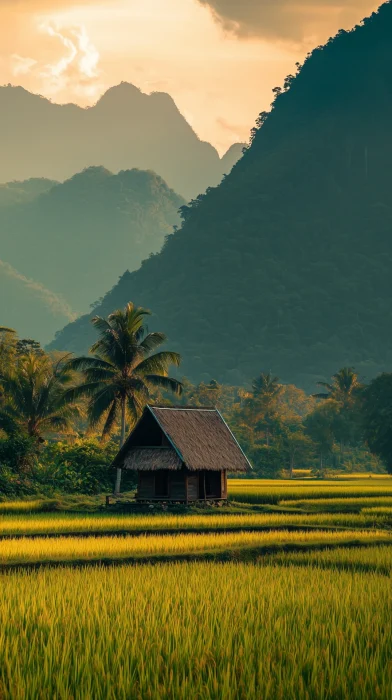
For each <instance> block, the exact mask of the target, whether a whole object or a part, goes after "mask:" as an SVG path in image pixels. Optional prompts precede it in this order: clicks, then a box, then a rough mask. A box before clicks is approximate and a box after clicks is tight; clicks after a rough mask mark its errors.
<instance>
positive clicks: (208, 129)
mask: <svg viewBox="0 0 392 700" xmlns="http://www.w3.org/2000/svg"><path fill="white" fill-rule="evenodd" d="M377 5H378V3H377V2H373V1H372V0H322V1H318V0H303V2H302V3H301V5H298V4H297V3H296V0H273V3H272V6H273V7H275V8H276V12H275V14H273V15H271V0H101V1H99V0H0V83H1V84H6V83H12V84H17V85H23V86H24V87H26V88H27V89H28V90H31V91H32V92H37V93H40V94H42V95H45V96H47V97H50V98H51V99H52V100H53V101H55V102H66V101H72V102H77V103H78V104H81V105H87V104H93V103H94V102H96V100H97V98H98V97H99V96H100V95H101V94H102V92H104V91H105V89H107V88H108V87H110V86H112V85H114V84H117V83H119V82H120V81H122V80H125V81H128V82H131V83H134V84H135V85H137V86H138V87H140V88H141V89H142V90H143V91H144V92H151V91H154V90H160V91H165V92H168V93H170V94H171V95H172V97H173V98H174V100H175V101H176V103H177V105H178V107H179V108H180V110H181V112H182V113H183V114H184V116H185V117H186V118H187V119H188V121H189V122H190V123H191V124H192V126H193V127H194V129H195V130H196V132H197V133H198V134H199V136H200V137H201V138H203V139H205V140H208V141H210V142H211V143H213V144H214V145H215V146H216V147H217V148H218V149H219V150H220V151H221V152H222V151H224V150H226V149H227V148H228V147H229V146H230V144H231V143H233V142H234V141H238V140H247V139H248V135H249V130H250V128H251V127H252V126H253V124H254V121H255V118H256V116H257V114H258V113H259V112H260V111H261V110H262V109H265V108H267V107H268V105H269V103H270V102H271V98H272V93H271V90H272V88H273V87H274V86H276V85H280V84H282V81H283V78H284V76H285V75H287V74H288V73H290V72H293V71H294V70H295V66H294V64H295V62H296V61H298V60H302V59H303V57H304V56H305V55H306V53H307V52H308V51H309V50H310V49H311V48H313V46H315V45H316V44H318V43H320V42H322V41H325V39H326V38H328V36H329V35H330V34H332V33H334V32H335V31H336V30H337V29H339V27H340V26H347V27H349V26H351V25H352V24H354V23H355V22H357V21H359V20H360V19H361V17H362V16H363V15H365V14H368V13H369V11H371V10H373V9H376V7H377ZM211 8H212V10H213V11H214V12H215V15H213V12H212V11H211ZM280 18H281V19H280ZM280 28H281V30H282V31H281V32H280Z"/></svg>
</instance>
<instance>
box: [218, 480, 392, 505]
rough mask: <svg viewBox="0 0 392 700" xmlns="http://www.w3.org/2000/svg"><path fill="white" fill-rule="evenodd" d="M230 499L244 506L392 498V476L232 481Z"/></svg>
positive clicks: (229, 485)
mask: <svg viewBox="0 0 392 700" xmlns="http://www.w3.org/2000/svg"><path fill="white" fill-rule="evenodd" d="M228 487H229V498H230V499H231V500H233V501H239V502H242V503H260V504H271V503H280V502H281V501H289V500H290V501H298V500H303V499H323V498H324V499H325V498H329V499H332V498H334V499H335V498H369V497H383V498H385V497H387V496H390V498H391V503H392V477H390V476H385V477H384V478H376V479H373V478H364V479H358V480H356V479H347V480H345V481H343V480H342V479H336V480H330V481H314V480H310V479H308V480H307V479H303V480H297V479H295V480H284V479H282V480H279V481H277V480H276V479H275V480H272V479H229V481H228Z"/></svg>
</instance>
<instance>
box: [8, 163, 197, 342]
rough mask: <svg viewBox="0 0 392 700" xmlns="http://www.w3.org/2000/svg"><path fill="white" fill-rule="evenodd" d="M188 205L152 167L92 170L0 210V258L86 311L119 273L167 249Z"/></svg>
mask: <svg viewBox="0 0 392 700" xmlns="http://www.w3.org/2000/svg"><path fill="white" fill-rule="evenodd" d="M184 203H185V202H184V200H183V199H182V197H180V196H179V195H177V194H176V193H175V192H173V190H171V189H169V187H168V186H167V185H166V183H165V182H164V181H163V180H162V179H161V178H160V177H159V176H158V175H156V174H155V173H153V172H147V171H141V170H128V171H123V172H120V173H119V174H118V175H113V174H112V173H110V172H109V171H108V170H105V169H104V168H88V169H87V170H85V171H83V172H82V173H79V174H78V175H75V176H74V177H72V178H71V179H70V180H67V181H66V182H64V183H63V184H60V185H57V186H55V187H52V189H51V190H50V191H49V192H47V193H45V194H42V195H41V196H39V197H37V198H35V199H34V200H33V201H32V202H30V203H27V204H19V205H18V206H13V207H7V208H4V209H0V250H1V258H2V259H3V260H4V261H6V262H8V263H10V264H11V265H12V266H13V267H15V268H16V269H17V270H18V271H19V272H20V273H22V274H23V275H25V276H27V277H29V278H33V279H35V280H37V281H38V282H40V283H42V284H43V285H45V286H46V287H48V288H49V289H51V290H53V291H54V292H55V293H56V294H61V295H62V296H63V297H64V299H66V300H67V302H68V303H69V304H70V305H71V306H72V308H74V309H76V310H77V311H78V312H79V313H81V312H83V311H86V310H87V309H88V308H89V305H90V304H91V303H92V302H94V301H95V300H96V299H98V298H99V297H100V296H101V295H102V294H103V293H104V292H105V290H106V289H108V288H109V287H111V286H112V285H113V284H114V283H115V282H116V281H117V279H118V276H119V272H121V271H122V270H123V269H124V268H129V269H131V270H134V269H136V268H137V267H138V266H139V265H140V263H141V261H142V260H143V258H146V257H147V256H148V255H149V254H150V253H151V252H156V251H158V250H159V249H160V248H161V246H162V244H163V241H164V238H165V236H166V235H167V234H169V233H171V231H172V229H173V225H174V224H176V223H178V222H179V215H178V209H179V207H180V206H181V205H183V204H184ZM59 325H60V324H59V323H57V328H58V327H59ZM36 335H37V337H39V335H38V334H36Z"/></svg>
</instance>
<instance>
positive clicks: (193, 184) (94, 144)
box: [0, 83, 241, 199]
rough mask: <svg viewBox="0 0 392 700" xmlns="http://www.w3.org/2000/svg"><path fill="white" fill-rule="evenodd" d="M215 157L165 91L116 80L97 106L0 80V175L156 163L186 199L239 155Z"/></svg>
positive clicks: (57, 175) (63, 174)
mask: <svg viewBox="0 0 392 700" xmlns="http://www.w3.org/2000/svg"><path fill="white" fill-rule="evenodd" d="M240 146H241V145H239V144H236V147H237V148H236V150H234V151H233V150H230V151H229V152H228V154H227V157H225V156H224V158H223V159H222V160H221V159H220V158H219V154H218V152H217V151H216V150H215V148H213V146H211V144H209V143H206V142H204V141H201V140H200V139H199V138H198V136H197V135H196V133H195V132H194V131H193V129H192V127H191V126H190V125H189V124H188V122H187V121H186V119H185V118H184V117H183V116H182V114H181V113H180V111H179V109H178V107H177V106H176V104H175V102H174V100H173V99H172V98H171V97H170V95H167V94H166V93H163V92H155V93H152V94H151V95H146V94H144V93H143V92H141V90H139V89H138V88H137V87H135V86H134V85H130V84H129V83H121V85H117V86H115V87H113V88H111V89H110V90H108V91H107V92H106V93H105V94H104V95H103V96H102V97H101V99H100V100H99V101H98V102H97V104H96V105H94V106H93V107H90V108H88V109H82V108H81V107H78V106H77V105H74V104H67V105H58V104H54V103H52V102H50V101H49V100H47V99H46V98H44V97H41V96H39V95H33V94H31V93H29V92H27V90H24V89H23V88H21V87H13V86H6V87H0V152H1V160H0V182H6V181H9V180H16V179H17V180H22V179H26V178H31V177H49V178H53V179H56V180H65V179H66V178H69V177H71V176H72V175H73V174H74V173H76V172H78V171H80V170H83V169H84V168H87V167H90V166H92V165H96V166H97V165H103V166H105V168H108V169H109V170H113V171H114V172H117V171H119V170H128V169H130V168H140V169H143V170H154V171H155V172H157V173H159V175H161V177H163V178H164V180H165V181H166V182H167V183H168V184H169V186H170V187H173V188H174V189H175V190H176V192H179V193H180V194H181V195H183V196H184V197H186V198H189V199H190V198H191V197H193V196H197V195H198V194H199V193H200V192H204V191H205V189H206V187H208V186H209V185H217V184H218V183H219V182H220V180H221V178H222V175H223V174H225V173H227V172H229V170H230V168H231V167H232V165H233V164H234V162H235V158H233V154H234V153H236V156H237V157H240V156H241V147H240Z"/></svg>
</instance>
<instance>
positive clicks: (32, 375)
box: [0, 353, 79, 442]
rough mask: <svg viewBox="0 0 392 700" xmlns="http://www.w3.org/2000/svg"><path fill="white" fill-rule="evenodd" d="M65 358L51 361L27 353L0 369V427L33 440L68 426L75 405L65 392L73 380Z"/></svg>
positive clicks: (48, 358)
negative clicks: (23, 434) (10, 365)
mask: <svg viewBox="0 0 392 700" xmlns="http://www.w3.org/2000/svg"><path fill="white" fill-rule="evenodd" d="M68 358H69V356H66V357H61V358H60V359H59V360H57V361H54V360H53V359H52V358H51V357H49V356H48V355H45V354H42V355H37V354H36V353H30V354H27V355H24V356H23V357H21V358H19V359H18V361H17V362H16V363H14V365H13V366H12V367H8V368H6V369H3V370H2V371H1V372H0V387H1V392H0V393H1V403H0V428H2V429H4V430H5V431H6V432H8V433H9V432H12V431H13V432H18V431H22V432H25V433H26V434H27V435H29V436H30V437H31V438H34V439H35V440H36V441H37V442H42V441H43V437H44V436H45V435H46V434H48V433H52V432H58V431H63V432H67V431H68V430H69V429H70V427H71V425H72V422H73V420H74V419H75V418H76V417H77V416H78V415H79V409H78V407H77V406H75V405H73V402H71V401H70V398H69V396H68V395H67V396H66V389H67V388H68V387H69V385H70V384H71V383H72V381H73V376H72V373H71V371H70V370H69V369H68V368H66V366H65V364H66V362H65V361H66V360H68Z"/></svg>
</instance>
